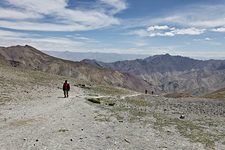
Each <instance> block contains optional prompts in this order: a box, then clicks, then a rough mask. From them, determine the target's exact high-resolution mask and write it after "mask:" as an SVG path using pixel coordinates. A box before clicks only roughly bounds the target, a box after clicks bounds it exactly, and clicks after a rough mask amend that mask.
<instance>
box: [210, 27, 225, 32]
mask: <svg viewBox="0 0 225 150" xmlns="http://www.w3.org/2000/svg"><path fill="white" fill-rule="evenodd" d="M212 31H214V32H225V27H220V28H215V29H212Z"/></svg>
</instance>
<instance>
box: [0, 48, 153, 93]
mask: <svg viewBox="0 0 225 150" xmlns="http://www.w3.org/2000/svg"><path fill="white" fill-rule="evenodd" d="M0 58H1V63H2V64H6V65H10V66H13V67H18V68H26V69H33V70H38V71H43V72H47V73H52V74H57V75H63V76H68V77H74V78H76V79H78V80H82V81H88V82H92V83H95V84H107V85H112V86H119V87H124V88H128V89H132V90H136V91H143V90H144V89H145V88H146V87H148V88H150V87H149V85H148V83H147V82H145V81H144V80H140V79H139V78H137V77H135V76H133V75H130V74H127V73H120V72H118V71H114V70H111V69H103V68H99V67H95V66H93V65H90V64H88V63H85V62H73V61H69V60H63V59H59V58H56V57H52V56H49V55H47V54H45V53H43V52H41V51H39V50H37V49H35V48H33V47H31V46H29V45H26V46H19V45H18V46H11V47H0Z"/></svg>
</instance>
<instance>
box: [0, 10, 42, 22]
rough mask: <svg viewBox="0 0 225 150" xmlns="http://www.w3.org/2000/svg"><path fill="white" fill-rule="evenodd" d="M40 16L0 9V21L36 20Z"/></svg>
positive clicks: (22, 11)
mask: <svg viewBox="0 0 225 150" xmlns="http://www.w3.org/2000/svg"><path fill="white" fill-rule="evenodd" d="M41 17H42V16H41V15H39V14H37V13H32V12H26V11H24V10H21V11H17V10H13V9H6V8H0V19H9V18H10V19H38V18H41Z"/></svg>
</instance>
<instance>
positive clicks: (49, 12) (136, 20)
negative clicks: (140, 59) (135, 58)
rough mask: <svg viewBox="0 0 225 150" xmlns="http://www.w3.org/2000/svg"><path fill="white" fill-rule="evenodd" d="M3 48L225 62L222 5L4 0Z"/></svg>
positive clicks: (201, 0)
mask: <svg viewBox="0 0 225 150" xmlns="http://www.w3.org/2000/svg"><path fill="white" fill-rule="evenodd" d="M0 36H1V40H0V45H1V46H11V45H18V44H20V45H26V44H28V45H31V46H34V47H36V48H38V49H40V50H54V51H78V52H106V53H111V52H113V53H130V54H131V53H132V54H148V55H155V54H165V53H170V54H172V55H183V56H190V57H201V58H202V57H205V58H220V57H225V2H224V1H223V0H214V1H212V0H1V1H0Z"/></svg>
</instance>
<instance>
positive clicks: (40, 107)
mask: <svg viewBox="0 0 225 150" xmlns="http://www.w3.org/2000/svg"><path fill="white" fill-rule="evenodd" d="M40 88H42V89H41V90H40V89H39V90H36V91H32V92H31V93H30V94H33V96H34V95H35V96H34V97H35V98H33V99H29V97H32V96H29V95H28V96H26V97H23V98H24V99H23V100H22V99H21V101H19V102H18V101H17V102H12V103H8V104H5V105H0V149H2V150H14V149H15V150H20V149H21V150H24V149H50V150H52V149H54V150H63V149H65V150H70V149H74V150H106V149H108V150H114V149H115V150H117V149H125V150H126V149H136V150H141V149H143V150H146V149H159V150H161V149H171V150H173V149H187V150H191V149H204V148H203V146H202V145H201V144H198V143H197V144H193V143H190V142H189V141H188V140H187V139H185V138H183V137H181V136H180V135H179V134H177V133H176V131H172V130H171V129H170V130H169V131H168V133H166V134H165V133H161V132H160V131H159V130H155V129H154V127H153V125H152V124H151V123H150V124H145V125H142V124H141V123H139V122H136V123H130V122H126V121H124V122H119V121H118V120H116V119H112V120H111V121H109V122H100V121H96V119H95V118H96V116H97V115H99V114H104V113H105V114H107V113H108V112H107V111H106V110H104V109H100V108H99V107H95V106H94V105H90V104H89V103H87V102H86V100H85V96H86V93H85V92H84V91H83V90H82V89H79V88H76V87H73V88H72V91H75V92H71V93H70V97H69V98H63V97H62V91H61V90H60V89H53V90H50V91H49V92H45V91H46V90H45V89H43V87H40ZM40 91H42V92H40ZM131 96H133V95H131ZM149 120H152V121H154V118H149Z"/></svg>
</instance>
